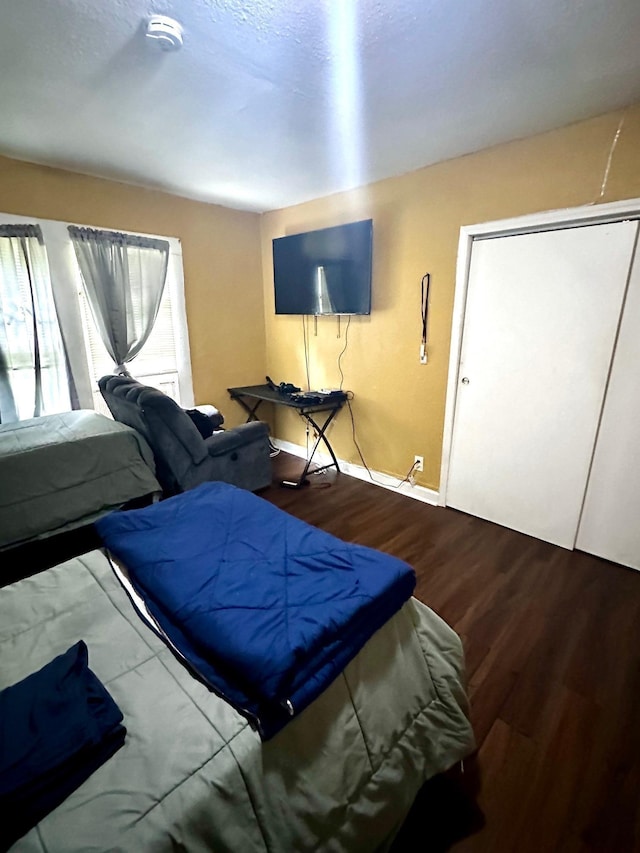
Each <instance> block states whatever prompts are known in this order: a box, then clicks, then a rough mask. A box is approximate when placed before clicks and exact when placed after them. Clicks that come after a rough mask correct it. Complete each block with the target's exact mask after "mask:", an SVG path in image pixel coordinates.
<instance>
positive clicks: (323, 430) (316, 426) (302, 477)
mask: <svg viewBox="0 0 640 853" xmlns="http://www.w3.org/2000/svg"><path fill="white" fill-rule="evenodd" d="M339 411H340V410H339V409H334V410H333V411H332V412H331V413H330V414H329V417H328V418H327V419H326V420H325V422H324V423H323V425H322V426H320V425H319V424H317V423H316V422H315V421H314V419H313V418H312V417H311V415H308V414H307V413H306V412H300V414H301V415H302V417H303V418H304V419H305V420H306V421H307V422H308V423H310V424H311V426H312V427H313V428H314V429H315V431H316V433H317V434H318V437H317V438H316V440H315V443H314V445H313V448H312V450H311V453H310V454H309V458H308V459H307V462H306V464H305V466H304V469H303V471H302V474H301V475H300V477H299V478H298V482H297V483H296V488H300V487H301V486H302V485H304V481H305V479H306V477H307V474H308V473H309V467H310V465H311V461H312V460H313V456H314V454H315V452H316V450H317V449H318V445H319V444H320V442H321V441H324V443H325V445H326V448H327V450H328V451H329V453H330V455H331V458H332V459H333V462H330V463H329V464H328V465H321V466H320V468H316V469H315V471H313V472H312V473H314V474H319V473H320V471H326V470H327V468H334V467H335V469H336V471H337V472H338V473H340V466H339V465H338V460H337V459H336V455H335V453H334V452H333V448H332V447H331V445H330V444H329V441H328V440H327V436H326V435H325V433H326V431H327V427H328V426H329V424H330V423H331V421H332V420H333V419H334V418H335V416H336V415H337V414H338V412H339Z"/></svg>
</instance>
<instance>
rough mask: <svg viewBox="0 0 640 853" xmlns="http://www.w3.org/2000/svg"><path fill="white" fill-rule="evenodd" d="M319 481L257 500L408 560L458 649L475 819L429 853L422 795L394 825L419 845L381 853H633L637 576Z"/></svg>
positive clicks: (390, 497)
mask: <svg viewBox="0 0 640 853" xmlns="http://www.w3.org/2000/svg"><path fill="white" fill-rule="evenodd" d="M298 464H299V463H298ZM326 482H330V485H328V486H327V487H325V488H324V489H319V488H317V487H314V486H313V485H312V486H309V487H306V488H305V489H301V490H299V491H296V492H291V491H286V490H284V489H281V488H279V487H278V486H277V485H274V486H273V487H272V488H270V489H268V490H266V491H265V492H264V493H263V496H264V497H265V498H266V499H267V500H269V501H271V502H273V503H275V504H276V505H278V506H281V507H283V508H284V509H287V510H288V511H289V512H291V513H292V514H294V515H297V516H298V517H299V518H302V519H304V520H305V521H307V522H309V523H311V524H315V525H317V526H319V527H322V528H323V529H325V530H328V531H329V532H330V533H333V534H335V535H337V536H340V537H341V538H344V539H347V540H349V541H355V542H360V543H362V544H365V545H369V546H371V547H375V548H379V549H381V550H383V551H387V552H388V553H392V554H395V556H397V557H400V558H401V559H404V560H406V561H407V562H409V563H410V564H411V565H412V566H413V567H414V569H415V571H416V579H417V582H416V592H415V594H416V597H417V598H419V599H420V600H421V601H423V602H424V603H425V604H427V605H429V606H430V607H431V608H432V609H433V610H435V611H436V612H437V613H439V615H440V616H442V617H443V618H444V619H445V620H446V621H447V622H448V623H449V624H450V625H451V626H452V627H453V628H454V629H455V630H456V631H457V632H458V634H459V635H460V636H461V638H462V641H463V645H464V648H465V656H466V661H467V671H468V677H469V696H470V703H471V718H472V723H473V726H474V730H475V732H476V737H477V740H478V746H479V748H478V752H477V754H476V757H475V762H474V766H475V771H476V772H477V780H476V783H475V785H474V786H471V787H469V789H468V791H467V793H468V794H469V796H471V795H473V796H474V797H475V798H476V801H477V805H478V806H479V807H480V809H481V811H482V814H483V825H482V826H479V825H478V822H476V826H475V830H476V831H471V830H469V832H467V833H466V835H465V837H457V838H453V840H452V841H451V842H450V843H449V844H447V845H446V846H442V842H440V841H439V842H438V843H437V844H436V846H435V847H434V846H433V845H432V844H430V840H432V839H430V835H429V826H427V825H425V821H424V819H421V815H424V814H425V811H424V808H425V806H424V800H422V801H421V802H420V804H419V807H418V806H417V807H416V810H414V812H415V813H414V814H412V815H410V818H409V820H408V825H412V826H413V828H414V829H415V831H416V832H417V836H416V837H417V839H418V840H417V841H416V842H415V844H414V845H413V846H412V843H410V842H409V841H408V838H410V837H413V836H412V833H411V832H404V833H403V835H402V839H401V840H402V845H403V846H402V847H400V848H396V847H394V850H393V853H405V851H407V853H409V851H410V852H411V853H414V851H418V850H420V851H423V850H430V851H433V850H436V851H440V850H445V849H446V850H452V851H455V853H511V851H513V853H636V851H637V853H640V573H637V572H634V571H632V570H630V569H625V568H623V567H620V566H617V565H614V564H612V563H609V562H607V561H606V560H602V559H600V558H597V557H592V556H590V555H588V554H582V553H580V552H573V551H567V550H565V549H562V548H557V547H555V546H553V545H550V544H548V543H545V542H540V541H538V540H536V539H532V538H531V537H529V536H525V535H524V534H521V533H517V532H515V531H511V530H507V529H505V528H502V527H499V526H498V525H495V524H491V523H489V522H485V521H482V520H481V519H477V518H473V517H471V516H468V515H465V514H464V513H461V512H458V511H456V510H452V509H445V508H442V507H432V506H428V505H426V504H423V503H420V502H418V501H413V500H411V499H410V498H407V497H405V496H403V495H400V494H397V493H394V492H392V491H388V490H385V489H382V488H380V487H378V486H375V485H371V484H368V483H366V482H362V481H359V480H355V479H353V478H350V477H345V476H343V475H337V476H336V475H335V474H332V475H331V478H330V479H329V478H327V480H326ZM461 778H464V777H461ZM461 784H462V787H463V789H464V784H463V783H461ZM456 808H458V809H459V810H460V811H459V814H460V823H461V825H465V820H466V818H468V813H467V814H466V815H465V814H464V808H463V807H462V806H460V803H457V805H456ZM445 811H446V810H445ZM449 817H450V818H451V819H452V820H453V821H454V822H455V820H456V817H455V813H454V815H453V817H451V816H449ZM481 823H482V822H481ZM442 837H444V836H443V835H442V833H440V835H439V836H438V838H442Z"/></svg>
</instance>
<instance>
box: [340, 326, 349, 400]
mask: <svg viewBox="0 0 640 853" xmlns="http://www.w3.org/2000/svg"><path fill="white" fill-rule="evenodd" d="M338 316H340V315H338ZM350 325H351V314H349V319H348V320H347V326H346V328H345V330H344V346H343V347H342V352H341V353H340V355H339V356H338V370H339V371H340V390H341V391H342V386H343V385H344V373H343V372H342V365H341V364H340V362H341V361H342V356H343V355H344V354H345V352H346V351H347V345H348V343H349V326H350Z"/></svg>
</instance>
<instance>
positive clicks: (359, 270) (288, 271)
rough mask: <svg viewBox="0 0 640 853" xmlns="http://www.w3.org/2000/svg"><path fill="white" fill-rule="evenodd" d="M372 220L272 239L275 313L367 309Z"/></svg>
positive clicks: (350, 311)
mask: <svg viewBox="0 0 640 853" xmlns="http://www.w3.org/2000/svg"><path fill="white" fill-rule="evenodd" d="M372 248H373V221H372V220H371V219H364V220H362V221H360V222H350V223H348V224H347V225H336V226H335V227H333V228H322V229H320V230H319V231H307V232H306V233H303V234H291V235H288V236H287V237H277V238H276V239H275V240H274V241H273V278H274V288H275V297H276V314H316V315H318V314H370V313H371V266H372Z"/></svg>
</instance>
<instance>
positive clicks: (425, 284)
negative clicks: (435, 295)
mask: <svg viewBox="0 0 640 853" xmlns="http://www.w3.org/2000/svg"><path fill="white" fill-rule="evenodd" d="M430 286H431V273H425V275H423V276H422V284H421V300H420V315H421V318H422V339H421V341H420V363H421V364H426V363H427V321H428V317H429V288H430Z"/></svg>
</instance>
